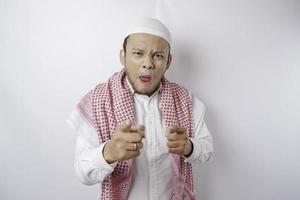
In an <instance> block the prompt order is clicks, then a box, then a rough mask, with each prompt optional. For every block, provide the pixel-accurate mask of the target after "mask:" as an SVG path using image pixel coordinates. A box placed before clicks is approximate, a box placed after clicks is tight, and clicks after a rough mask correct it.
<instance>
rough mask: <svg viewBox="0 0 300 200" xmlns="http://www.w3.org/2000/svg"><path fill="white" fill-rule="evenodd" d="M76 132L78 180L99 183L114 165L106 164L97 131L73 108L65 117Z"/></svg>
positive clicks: (75, 165) (76, 170) (91, 183)
mask: <svg viewBox="0 0 300 200" xmlns="http://www.w3.org/2000/svg"><path fill="white" fill-rule="evenodd" d="M67 122H68V124H69V125H70V126H71V128H73V130H74V131H75V132H76V133H77V141H76V149H75V160H74V168H75V173H76V175H77V177H78V178H79V180H80V181H81V182H82V183H84V184H86V185H93V184H96V183H101V182H102V181H103V180H104V179H105V178H106V177H107V176H108V175H109V174H110V173H111V172H112V171H113V170H114V167H115V166H116V163H114V164H108V163H107V162H106V161H105V160H104V158H103V154H102V150H103V147H104V145H105V143H103V144H99V142H98V139H97V132H96V130H95V129H94V127H93V126H91V125H90V124H89V122H88V121H86V120H85V119H84V118H83V117H82V116H81V114H80V112H79V111H78V110H74V111H73V112H72V113H71V115H70V116H69V118H68V119H67Z"/></svg>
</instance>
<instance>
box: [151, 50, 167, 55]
mask: <svg viewBox="0 0 300 200" xmlns="http://www.w3.org/2000/svg"><path fill="white" fill-rule="evenodd" d="M153 53H154V54H157V53H165V51H164V50H161V51H154V52H153Z"/></svg>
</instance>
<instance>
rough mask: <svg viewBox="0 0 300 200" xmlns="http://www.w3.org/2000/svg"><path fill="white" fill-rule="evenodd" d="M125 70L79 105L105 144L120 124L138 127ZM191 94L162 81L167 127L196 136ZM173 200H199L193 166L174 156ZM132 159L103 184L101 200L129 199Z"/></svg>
mask: <svg viewBox="0 0 300 200" xmlns="http://www.w3.org/2000/svg"><path fill="white" fill-rule="evenodd" d="M125 77H126V72H125V70H124V69H123V70H122V71H121V72H119V73H115V74H114V75H113V76H112V77H111V78H110V79H109V80H108V82H107V83H102V84H99V85H97V86H96V87H95V88H94V89H93V90H91V91H90V92H89V93H88V94H87V95H85V96H84V98H83V99H82V100H81V102H80V103H79V104H78V107H79V109H80V111H81V112H82V113H83V115H84V116H85V117H86V118H87V120H89V121H90V122H91V123H92V124H93V126H94V127H95V128H96V130H97V133H98V138H99V141H100V142H101V143H103V142H105V141H107V140H109V139H111V137H112V135H113V133H114V130H115V128H116V126H117V124H119V123H121V122H123V121H125V120H127V119H131V120H132V122H133V124H134V107H133V96H132V92H131V91H130V88H129V86H128V84H127V83H126V80H125ZM191 99H192V98H191V94H190V93H189V91H188V90H186V89H185V88H183V87H181V86H179V85H177V84H175V83H171V82H169V81H168V80H166V79H165V78H163V79H162V92H161V102H160V109H161V111H162V117H163V118H164V121H165V126H166V127H168V126H181V127H184V128H186V129H187V131H188V133H189V136H190V137H193V129H194V124H193V116H192V100H191ZM171 156H172V158H173V159H172V166H173V167H172V169H173V170H172V171H173V174H172V180H171V182H172V193H171V196H172V198H171V199H172V200H182V199H191V200H192V199H195V198H194V194H193V191H194V186H193V174H192V166H191V164H190V163H187V162H184V159H183V157H180V156H178V155H175V154H172V155H171ZM131 166H132V160H128V161H119V162H118V164H117V166H116V167H115V169H114V171H113V172H112V174H111V175H110V176H108V177H107V178H106V179H105V180H104V182H103V184H102V196H101V199H105V200H106V199H113V200H125V199H127V198H128V192H129V189H130V185H131V179H132V167H131Z"/></svg>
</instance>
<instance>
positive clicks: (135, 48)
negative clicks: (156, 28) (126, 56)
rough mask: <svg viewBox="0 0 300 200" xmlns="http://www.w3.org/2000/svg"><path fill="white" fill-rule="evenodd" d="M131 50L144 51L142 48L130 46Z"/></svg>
mask: <svg viewBox="0 0 300 200" xmlns="http://www.w3.org/2000/svg"><path fill="white" fill-rule="evenodd" d="M132 50H134V51H144V50H143V49H139V48H132Z"/></svg>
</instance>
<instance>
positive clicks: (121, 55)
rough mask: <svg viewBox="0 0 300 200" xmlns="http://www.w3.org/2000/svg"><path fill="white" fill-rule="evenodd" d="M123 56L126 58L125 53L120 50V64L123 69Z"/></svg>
mask: <svg viewBox="0 0 300 200" xmlns="http://www.w3.org/2000/svg"><path fill="white" fill-rule="evenodd" d="M125 56H126V53H125V51H124V49H121V50H120V62H121V64H122V65H123V67H125Z"/></svg>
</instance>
